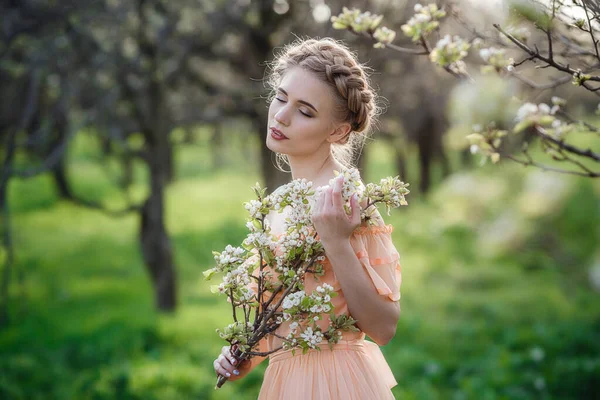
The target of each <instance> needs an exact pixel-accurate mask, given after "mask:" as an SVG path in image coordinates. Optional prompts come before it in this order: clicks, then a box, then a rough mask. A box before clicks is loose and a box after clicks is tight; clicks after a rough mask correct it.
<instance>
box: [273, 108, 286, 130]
mask: <svg viewBox="0 0 600 400" xmlns="http://www.w3.org/2000/svg"><path fill="white" fill-rule="evenodd" d="M274 118H275V121H277V122H279V123H280V124H281V125H283V126H289V125H290V118H289V113H288V111H287V107H286V105H283V106H282V107H281V108H280V109H279V110H277V112H276V113H275V117H274Z"/></svg>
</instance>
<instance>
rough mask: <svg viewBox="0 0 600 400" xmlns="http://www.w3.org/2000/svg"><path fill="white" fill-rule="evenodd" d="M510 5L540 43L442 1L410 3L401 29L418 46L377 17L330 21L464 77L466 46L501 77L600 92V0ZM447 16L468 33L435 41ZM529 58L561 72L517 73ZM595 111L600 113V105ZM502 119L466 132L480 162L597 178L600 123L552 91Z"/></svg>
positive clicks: (352, 15)
mask: <svg viewBox="0 0 600 400" xmlns="http://www.w3.org/2000/svg"><path fill="white" fill-rule="evenodd" d="M509 8H510V11H511V13H512V14H513V15H514V16H515V17H516V18H517V19H518V20H520V21H525V22H526V23H529V24H530V25H532V26H533V27H534V28H535V29H536V30H539V31H540V32H542V33H543V37H544V38H545V41H546V43H545V45H543V46H542V45H541V44H540V45H538V44H537V43H531V44H530V43H528V40H529V38H530V36H531V35H530V34H529V31H528V30H527V29H525V28H524V27H514V26H507V27H503V26H501V25H500V24H493V28H494V30H493V31H491V32H479V31H478V30H476V29H474V28H473V27H471V26H469V24H468V23H467V22H465V19H464V18H463V16H462V15H461V11H460V9H459V8H458V7H457V6H456V5H454V4H453V3H448V4H447V5H446V6H445V7H438V5H436V4H428V5H421V4H416V5H415V6H414V15H413V16H412V17H411V18H410V19H409V20H408V21H407V22H406V23H405V24H404V25H402V26H401V30H402V33H403V34H404V35H406V36H407V37H409V38H410V39H411V40H412V42H413V43H414V44H416V46H417V47H416V48H412V47H402V46H398V45H396V44H394V43H393V41H394V39H395V38H396V31H395V30H393V29H390V28H387V27H385V26H381V23H382V22H383V16H381V15H376V14H371V13H370V12H368V11H367V12H362V11H361V10H358V9H352V10H350V9H348V8H344V10H343V12H342V13H341V14H339V15H338V16H334V17H332V18H331V21H332V24H333V27H334V28H335V29H343V30H348V31H350V32H352V33H354V34H356V35H362V36H366V37H368V38H370V39H371V40H373V41H374V42H375V44H374V47H377V48H388V49H391V50H394V51H397V52H401V53H408V54H413V55H421V56H427V57H428V58H429V59H430V61H431V62H432V63H435V64H436V65H438V66H439V67H441V68H443V69H444V70H446V71H447V72H448V73H450V74H452V75H453V76H455V77H457V78H459V79H463V80H466V81H467V82H471V83H476V82H477V79H476V78H474V77H473V76H472V75H474V74H470V73H469V71H468V68H467V64H466V63H465V60H466V59H467V57H468V56H469V52H470V51H471V50H478V51H479V58H480V62H483V65H482V66H481V74H489V73H495V74H498V75H500V76H501V77H503V78H506V79H516V80H517V81H519V82H521V83H523V84H524V85H526V86H528V87H530V88H532V89H534V90H539V91H542V90H548V89H556V88H557V87H559V86H561V85H564V84H566V83H568V82H572V84H573V85H575V86H576V87H578V88H581V89H582V90H586V91H588V92H590V93H592V94H594V95H596V96H600V75H598V74H594V71H597V70H598V69H599V67H600V49H599V41H600V5H599V4H598V3H597V2H595V1H593V0H571V1H567V0H550V1H542V0H528V1H525V0H524V1H513V2H511V3H510V5H509ZM445 18H453V19H455V20H456V21H457V22H459V23H460V24H461V25H463V26H465V27H466V28H467V29H468V30H469V32H470V36H471V37H470V38H468V39H466V38H462V37H460V36H459V35H451V34H445V35H444V36H443V37H441V38H439V40H437V42H436V43H435V44H432V43H431V39H432V37H434V36H438V37H439V36H441V35H440V30H441V29H440V21H442V20H443V19H445ZM542 49H544V50H542ZM510 51H516V52H517V53H518V54H520V58H521V59H519V60H516V59H515V57H509V56H508V53H509V52H510ZM531 63H535V64H536V68H544V69H551V70H555V71H558V72H559V73H561V74H562V75H563V76H561V77H559V78H557V79H554V80H551V81H550V82H546V83H539V82H536V81H534V80H532V79H531V78H529V77H527V76H526V74H524V73H523V71H522V69H523V68H524V66H525V65H528V64H531ZM597 114H599V115H600V104H598V109H597ZM499 125H500V124H499V123H498V121H486V122H485V123H484V124H475V125H473V127H472V133H471V134H469V135H468V136H467V137H466V139H467V140H468V143H469V144H470V149H471V152H472V153H477V154H480V155H481V156H482V161H483V162H485V161H486V160H488V159H489V160H491V161H492V162H493V163H497V162H498V161H499V160H500V159H501V158H507V159H510V160H512V161H515V162H517V163H520V164H523V165H526V166H527V165H531V166H535V167H538V168H542V169H544V170H549V171H554V172H558V173H566V174H573V175H579V176H584V177H591V178H598V177H600V165H599V164H600V152H598V151H597V150H593V144H597V142H598V138H599V136H600V127H598V126H597V125H595V124H593V123H590V122H588V121H583V120H577V119H576V118H574V117H573V116H572V115H570V114H569V113H568V112H567V102H566V101H565V100H564V99H562V98H560V97H558V96H553V97H552V104H550V105H549V104H546V103H540V104H534V103H529V102H522V103H521V104H520V108H519V109H518V111H517V115H516V116H515V118H514V119H513V124H512V126H511V127H510V128H509V129H500V127H499ZM581 136H583V140H581V139H580V137H581ZM590 138H592V139H590ZM591 141H593V144H592V145H590V142H591ZM515 143H517V144H518V146H515ZM535 143H537V144H539V146H540V148H541V150H542V151H543V153H545V155H546V156H547V157H549V158H551V159H552V160H554V161H558V162H559V163H555V164H553V165H549V164H547V163H545V162H540V161H538V160H536V159H535V158H537V156H534V155H533V154H532V152H531V148H532V147H531V146H532V145H533V144H535ZM515 148H516V150H515ZM560 163H562V164H561V165H560V166H556V164H560ZM562 165H565V167H562Z"/></svg>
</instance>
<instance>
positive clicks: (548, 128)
mask: <svg viewBox="0 0 600 400" xmlns="http://www.w3.org/2000/svg"><path fill="white" fill-rule="evenodd" d="M551 102H552V105H551V106H550V105H548V104H546V103H539V104H534V103H528V102H526V103H524V104H522V105H521V107H520V108H519V109H518V110H517V114H516V116H515V126H514V127H513V128H512V132H513V133H515V134H518V133H521V132H523V131H525V130H526V129H528V128H531V127H536V128H539V129H543V130H544V133H545V134H548V135H550V136H552V137H554V138H555V139H559V140H560V139H563V138H564V136H565V135H566V134H567V133H569V132H571V131H573V130H574V129H575V126H574V125H573V124H571V123H568V122H565V121H563V120H561V119H560V118H558V113H559V111H560V110H561V107H563V106H564V105H565V104H566V101H565V100H564V99H562V98H560V97H557V96H553V97H552V99H551ZM506 135H507V131H505V130H500V129H496V125H495V123H494V122H493V121H492V122H491V123H489V124H488V125H487V126H486V128H485V129H483V128H482V127H481V126H480V125H474V126H473V133H471V134H470V135H468V136H467V140H468V141H469V143H470V149H471V153H473V154H477V153H478V154H481V155H482V156H483V157H484V160H483V161H485V159H486V158H488V157H489V158H490V159H491V160H492V162H493V163H496V162H498V161H499V160H500V154H499V152H498V150H499V148H500V145H501V144H502V140H503V138H504V137H505V136H506ZM546 151H547V152H548V153H551V152H552V149H550V148H549V149H547V150H546Z"/></svg>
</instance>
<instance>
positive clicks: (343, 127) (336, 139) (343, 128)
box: [327, 122, 352, 144]
mask: <svg viewBox="0 0 600 400" xmlns="http://www.w3.org/2000/svg"><path fill="white" fill-rule="evenodd" d="M350 132H352V127H351V126H350V124H349V123H347V122H344V123H343V124H340V125H338V127H337V128H335V130H334V131H333V132H331V134H330V135H329V137H328V138H327V141H328V142H329V143H340V144H344V143H346V142H347V141H348V138H349V137H350Z"/></svg>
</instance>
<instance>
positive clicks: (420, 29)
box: [401, 3, 446, 42]
mask: <svg viewBox="0 0 600 400" xmlns="http://www.w3.org/2000/svg"><path fill="white" fill-rule="evenodd" d="M414 10H415V15H414V16H412V17H411V18H410V19H409V20H408V22H407V23H406V24H404V25H402V27H401V29H402V32H404V34H405V35H406V36H408V37H410V38H412V41H413V42H418V41H419V40H421V38H423V37H425V36H427V35H428V34H430V33H431V32H433V31H434V30H436V29H437V28H438V27H439V26H440V22H439V20H440V19H442V18H444V17H445V16H446V12H445V11H444V10H442V9H439V8H438V6H437V5H436V4H428V5H426V6H423V5H421V4H419V3H417V4H415V7H414Z"/></svg>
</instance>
